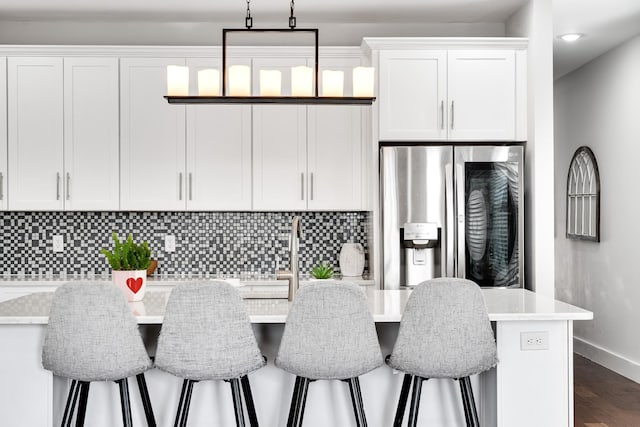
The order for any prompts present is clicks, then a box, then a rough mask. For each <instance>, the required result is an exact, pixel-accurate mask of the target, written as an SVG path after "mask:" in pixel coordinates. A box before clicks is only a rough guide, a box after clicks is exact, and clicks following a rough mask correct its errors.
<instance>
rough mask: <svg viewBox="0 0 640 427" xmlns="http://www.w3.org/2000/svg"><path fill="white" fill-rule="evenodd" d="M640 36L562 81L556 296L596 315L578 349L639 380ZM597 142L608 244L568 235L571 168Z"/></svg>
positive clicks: (579, 327)
mask: <svg viewBox="0 0 640 427" xmlns="http://www.w3.org/2000/svg"><path fill="white" fill-rule="evenodd" d="M639 106H640V36H638V37H636V38H634V39H632V40H630V41H629V42H627V43H625V44H623V45H621V46H619V47H617V48H616V49H614V50H612V51H610V52H608V53H606V54H605V55H603V56H601V57H599V58H597V59H595V60H594V61H592V62H590V63H588V64H587V65H585V66H583V67H582V68H579V69H578V70H576V71H574V72H573V73H570V74H568V75H566V76H565V77H563V78H562V79H560V80H558V81H556V86H555V123H556V129H555V130H556V132H555V140H556V150H555V154H556V171H555V179H556V184H555V198H556V215H555V217H556V219H555V223H556V227H555V228H556V295H557V298H558V299H560V300H563V301H566V302H569V303H572V304H575V305H578V306H580V307H584V308H586V309H588V310H592V311H593V312H594V320H593V321H590V322H576V323H575V326H574V327H575V329H574V332H575V336H576V347H575V349H576V351H577V352H579V353H581V354H584V355H585V356H587V357H589V358H590V359H593V360H595V361H596V362H598V363H601V364H603V365H604V366H607V367H609V368H611V369H613V370H615V371H618V372H620V373H621V374H623V375H626V376H627V377H629V378H632V379H634V380H635V381H638V382H640V332H638V326H639V325H640V278H639V277H640V276H639V274H638V273H639V269H638V266H639V265H640V248H639V247H638V243H639V242H640V190H639V189H638V183H640V109H639ZM582 145H587V146H588V147H590V148H591V149H592V150H593V152H594V154H595V156H596V159H597V161H598V166H599V169H600V180H601V222H600V224H601V242H600V243H593V242H581V241H574V240H568V239H566V237H565V232H566V226H565V215H566V214H565V206H566V200H565V197H566V196H565V194H566V185H567V181H566V180H567V170H568V167H569V163H570V161H571V158H572V156H573V153H574V152H575V150H576V149H577V148H578V147H580V146H582Z"/></svg>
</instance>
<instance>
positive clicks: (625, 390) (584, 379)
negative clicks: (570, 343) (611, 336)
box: [574, 354, 640, 427]
mask: <svg viewBox="0 0 640 427" xmlns="http://www.w3.org/2000/svg"><path fill="white" fill-rule="evenodd" d="M574 383H575V389H574V390H575V392H574V398H575V426H576V427H640V384H638V383H635V382H633V381H631V380H629V379H627V378H625V377H623V376H621V375H618V374H616V373H615V372H613V371H610V370H609V369H607V368H604V367H602V366H600V365H598V364H596V363H594V362H592V361H590V360H588V359H585V358H584V357H581V356H578V355H577V354H576V355H574Z"/></svg>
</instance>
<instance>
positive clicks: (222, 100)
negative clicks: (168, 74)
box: [164, 96, 376, 105]
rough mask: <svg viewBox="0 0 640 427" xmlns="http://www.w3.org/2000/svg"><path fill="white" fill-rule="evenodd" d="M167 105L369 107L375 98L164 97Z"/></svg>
mask: <svg viewBox="0 0 640 427" xmlns="http://www.w3.org/2000/svg"><path fill="white" fill-rule="evenodd" d="M164 98H165V99H166V100H167V101H168V102H169V104H313V105H321V104H325V105H327V104H334V105H335V104H342V105H371V103H372V102H373V101H375V99H376V98H375V97H358V96H165V97H164Z"/></svg>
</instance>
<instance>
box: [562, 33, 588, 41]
mask: <svg viewBox="0 0 640 427" xmlns="http://www.w3.org/2000/svg"><path fill="white" fill-rule="evenodd" d="M582 37H584V34H580V33H568V34H563V35H561V36H558V38H559V39H561V40H564V41H566V42H569V43H571V42H574V41H576V40H578V39H581V38H582Z"/></svg>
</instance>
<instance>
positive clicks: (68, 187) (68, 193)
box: [67, 172, 71, 200]
mask: <svg viewBox="0 0 640 427" xmlns="http://www.w3.org/2000/svg"><path fill="white" fill-rule="evenodd" d="M70 198H71V175H70V174H69V172H67V200H69V199H70Z"/></svg>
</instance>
